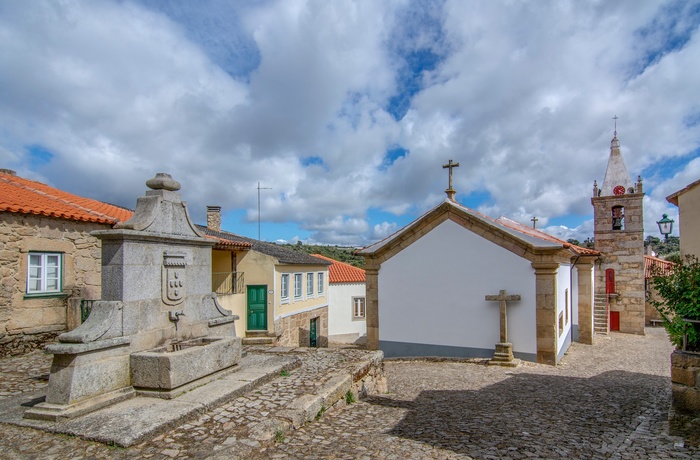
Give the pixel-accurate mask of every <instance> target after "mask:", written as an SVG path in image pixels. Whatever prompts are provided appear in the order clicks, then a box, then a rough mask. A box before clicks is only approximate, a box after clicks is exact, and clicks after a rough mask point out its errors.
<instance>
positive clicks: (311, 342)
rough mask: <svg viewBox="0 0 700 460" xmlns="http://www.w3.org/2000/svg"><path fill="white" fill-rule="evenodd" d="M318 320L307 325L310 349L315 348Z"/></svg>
mask: <svg viewBox="0 0 700 460" xmlns="http://www.w3.org/2000/svg"><path fill="white" fill-rule="evenodd" d="M317 319H318V318H314V319H312V320H311V324H310V325H309V346H310V347H315V346H316V320H317Z"/></svg>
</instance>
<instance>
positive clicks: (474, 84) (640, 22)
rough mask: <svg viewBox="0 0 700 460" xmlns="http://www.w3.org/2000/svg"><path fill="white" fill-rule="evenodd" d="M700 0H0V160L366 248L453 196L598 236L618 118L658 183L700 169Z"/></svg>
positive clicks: (234, 227) (282, 233)
mask: <svg viewBox="0 0 700 460" xmlns="http://www.w3.org/2000/svg"><path fill="white" fill-rule="evenodd" d="M699 24H700V2H699V1H655V0H645V1H640V0H620V1H603V0H601V1H563V0H561V1H560V0H556V1H555V0H552V1H536V2H535V1H511V0H508V1H506V0H503V1H492V0H483V1H476V0H473V1H463V0H459V1H386V2H385V1H381V2H379V1H374V0H366V1H342V0H334V1H332V2H331V1H326V0H319V1H313V0H309V1H304V0H283V1H265V0H260V1H250V2H242V1H234V0H199V1H194V0H183V1H170V0H143V1H128V0H127V1H108V0H91V1H73V0H61V1H58V0H50V1H41V0H33V1H31V2H24V1H15V0H0V43H2V45H1V46H0V167H2V168H9V169H14V170H16V171H17V173H18V174H19V175H21V176H23V177H28V178H32V179H35V180H39V181H42V182H45V183H48V184H50V185H53V186H55V187H58V188H60V189H63V190H67V191H70V192H73V193H76V194H79V195H83V196H89V197H92V198H96V199H100V200H103V201H107V202H111V203H114V204H119V205H122V206H126V207H129V208H133V207H134V206H135V203H136V198H137V197H138V196H140V195H142V194H143V192H144V191H145V190H146V187H145V185H144V184H145V181H146V180H147V179H149V178H151V177H153V175H154V174H155V173H156V172H167V173H170V174H171V175H172V176H173V177H174V178H175V179H176V180H178V181H179V182H180V183H181V184H182V189H181V193H182V196H183V199H185V200H186V201H187V202H188V204H189V209H190V214H191V215H192V217H193V218H194V220H195V221H196V222H200V223H204V221H205V208H206V206H207V205H218V206H221V207H222V212H223V227H224V229H226V230H229V231H232V232H235V233H239V234H242V235H246V236H251V237H257V233H258V207H257V199H258V190H257V187H258V184H260V187H263V188H264V189H263V190H260V197H261V221H262V231H261V233H262V238H263V239H265V240H271V241H272V240H286V241H291V242H295V241H297V240H303V241H305V242H310V243H311V242H314V243H328V244H350V245H366V244H369V243H371V242H374V241H376V240H378V239H380V238H383V237H385V236H387V235H388V234H390V233H392V232H394V231H396V230H397V229H398V228H401V227H402V226H404V225H406V224H407V223H409V222H410V221H412V220H413V219H415V218H416V217H417V216H419V215H421V214H422V213H423V212H425V211H426V210H428V209H430V208H432V207H434V206H436V205H437V204H439V203H440V202H441V201H442V200H444V198H445V194H444V189H445V188H446V187H447V173H446V170H443V168H442V165H443V164H445V163H447V161H448V160H449V159H452V160H453V161H455V162H459V163H460V167H459V168H457V169H455V170H454V188H455V189H456V190H457V192H458V193H457V200H458V201H459V202H461V203H462V204H464V205H466V206H469V207H472V208H474V209H477V210H479V211H481V212H483V213H485V214H488V215H490V216H492V217H498V216H500V215H505V216H507V217H510V218H512V219H514V220H518V221H521V222H524V223H530V219H531V218H532V216H537V218H538V219H539V222H538V228H546V229H547V230H548V231H550V232H551V233H554V234H557V235H559V236H562V237H564V238H569V237H576V238H579V239H583V238H585V237H587V236H592V233H593V232H592V222H591V219H592V207H591V204H590V196H591V193H592V186H593V181H594V180H596V179H597V180H598V183H602V180H603V176H604V175H605V168H606V164H607V159H608V155H609V148H610V140H611V138H612V135H613V129H614V127H613V120H612V117H613V116H614V115H617V116H619V117H620V118H619V119H618V120H617V131H618V138H619V139H620V143H621V146H622V153H623V156H624V158H625V161H626V163H627V168H628V170H629V172H630V174H631V175H632V178H633V180H634V179H636V176H637V175H641V176H642V178H643V181H644V187H645V192H646V197H645V228H646V231H647V233H648V234H651V235H655V236H659V235H658V229H657V227H656V224H655V221H657V220H659V218H660V217H661V214H662V213H668V214H669V216H670V217H671V218H674V219H675V220H676V221H677V220H678V217H677V209H676V208H674V207H673V206H671V205H669V204H668V203H667V202H666V200H665V197H666V196H667V195H669V194H670V193H673V192H675V191H677V190H679V189H680V188H682V187H684V186H685V185H687V184H689V183H690V182H692V181H694V180H697V179H698V178H700V83H699V82H700V32H699V28H698V25H699Z"/></svg>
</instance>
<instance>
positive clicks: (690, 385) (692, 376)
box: [671, 350, 700, 415]
mask: <svg viewBox="0 0 700 460" xmlns="http://www.w3.org/2000/svg"><path fill="white" fill-rule="evenodd" d="M671 382H672V390H673V409H674V410H676V411H679V412H681V413H695V414H698V415H700V354H697V353H687V352H683V351H679V350H676V351H674V352H673V354H672V355H671Z"/></svg>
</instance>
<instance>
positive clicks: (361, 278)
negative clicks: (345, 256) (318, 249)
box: [313, 254, 366, 283]
mask: <svg viewBox="0 0 700 460" xmlns="http://www.w3.org/2000/svg"><path fill="white" fill-rule="evenodd" d="M313 256H314V257H318V258H319V259H323V260H327V261H329V262H332V265H331V266H330V267H328V272H329V274H328V281H329V282H330V283H364V282H365V280H366V278H365V271H364V270H363V269H361V268H357V267H353V266H352V265H350V264H346V263H345V262H339V261H337V260H334V259H331V258H330V257H325V256H322V255H321V254H313Z"/></svg>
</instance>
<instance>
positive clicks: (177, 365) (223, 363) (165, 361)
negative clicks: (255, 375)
mask: <svg viewBox="0 0 700 460" xmlns="http://www.w3.org/2000/svg"><path fill="white" fill-rule="evenodd" d="M175 348H180V349H179V350H175V351H171V350H172V349H173V348H172V346H171V345H168V346H163V347H159V348H154V349H151V350H146V351H142V352H138V353H132V354H131V356H130V365H131V384H132V386H133V387H134V388H136V389H140V388H143V389H148V390H162V391H169V390H173V389H175V388H178V387H181V386H183V385H186V384H188V383H191V382H194V381H196V380H199V379H202V378H204V377H207V376H209V375H211V374H214V373H217V372H219V371H222V370H225V369H228V368H230V367H232V366H234V365H236V364H237V363H238V361H240V359H241V338H240V337H201V338H198V339H193V340H187V341H183V342H180V343H179V346H177V347H175Z"/></svg>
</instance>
